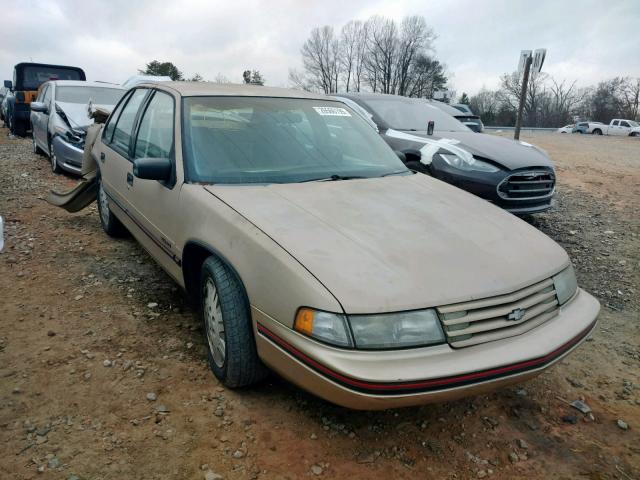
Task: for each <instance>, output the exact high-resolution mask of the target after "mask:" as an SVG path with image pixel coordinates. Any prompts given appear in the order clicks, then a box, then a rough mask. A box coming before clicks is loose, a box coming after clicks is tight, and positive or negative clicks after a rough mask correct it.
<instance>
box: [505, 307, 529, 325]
mask: <svg viewBox="0 0 640 480" xmlns="http://www.w3.org/2000/svg"><path fill="white" fill-rule="evenodd" d="M526 312H527V311H526V310H525V309H524V308H516V309H515V310H513V311H512V312H511V313H510V314H509V315H507V320H511V321H514V322H517V321H518V320H520V319H521V318H522V317H524V314H525V313H526Z"/></svg>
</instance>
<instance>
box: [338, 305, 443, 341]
mask: <svg viewBox="0 0 640 480" xmlns="http://www.w3.org/2000/svg"><path fill="white" fill-rule="evenodd" d="M349 323H350V324H351V329H352V330H353V337H354V340H355V346H356V347H357V348H362V349H383V348H403V347H417V346H424V345H434V344H436V343H443V342H444V333H443V332H442V327H441V326H440V321H439V319H438V315H437V314H436V312H435V311H434V310H416V311H412V312H398V313H387V314H380V315H350V316H349Z"/></svg>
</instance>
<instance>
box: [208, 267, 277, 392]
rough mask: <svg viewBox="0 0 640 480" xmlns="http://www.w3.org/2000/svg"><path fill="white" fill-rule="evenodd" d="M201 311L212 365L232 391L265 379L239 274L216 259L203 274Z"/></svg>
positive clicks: (265, 370)
mask: <svg viewBox="0 0 640 480" xmlns="http://www.w3.org/2000/svg"><path fill="white" fill-rule="evenodd" d="M200 311H201V315H202V320H203V322H204V328H205V332H206V338H207V349H208V360H209V366H210V368H211V370H212V371H213V374H214V375H215V376H216V378H218V380H220V381H221V382H222V383H223V384H224V385H225V386H227V387H229V388H237V387H244V386H247V385H251V384H254V383H256V382H258V381H260V380H262V379H263V378H264V377H265V376H266V375H267V369H266V367H265V366H264V365H263V364H262V362H261V361H260V359H259V358H258V352H257V350H256V342H255V338H254V336H253V328H252V323H251V313H250V311H249V302H248V301H247V298H246V295H245V292H244V288H243V286H242V284H241V282H240V279H239V278H238V277H237V275H236V274H235V273H234V272H233V271H231V269H230V268H228V267H227V266H226V265H225V264H224V263H222V262H221V261H220V260H219V259H218V258H216V257H213V256H212V257H209V258H208V259H207V260H205V262H204V263H203V265H202V270H201V273H200Z"/></svg>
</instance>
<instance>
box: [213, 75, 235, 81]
mask: <svg viewBox="0 0 640 480" xmlns="http://www.w3.org/2000/svg"><path fill="white" fill-rule="evenodd" d="M213 82H214V83H231V81H230V80H229V79H228V78H227V77H225V76H224V75H223V74H222V73H218V75H216V78H214V79H213Z"/></svg>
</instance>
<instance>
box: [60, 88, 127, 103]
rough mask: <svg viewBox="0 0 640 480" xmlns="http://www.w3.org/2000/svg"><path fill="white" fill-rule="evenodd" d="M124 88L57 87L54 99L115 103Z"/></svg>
mask: <svg viewBox="0 0 640 480" xmlns="http://www.w3.org/2000/svg"><path fill="white" fill-rule="evenodd" d="M125 91H126V90H121V89H119V88H103V87H57V88H56V101H58V102H61V103H81V104H86V103H89V100H91V102H92V103H93V104H95V105H115V104H116V103H118V100H120V97H122V95H124V92H125Z"/></svg>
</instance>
